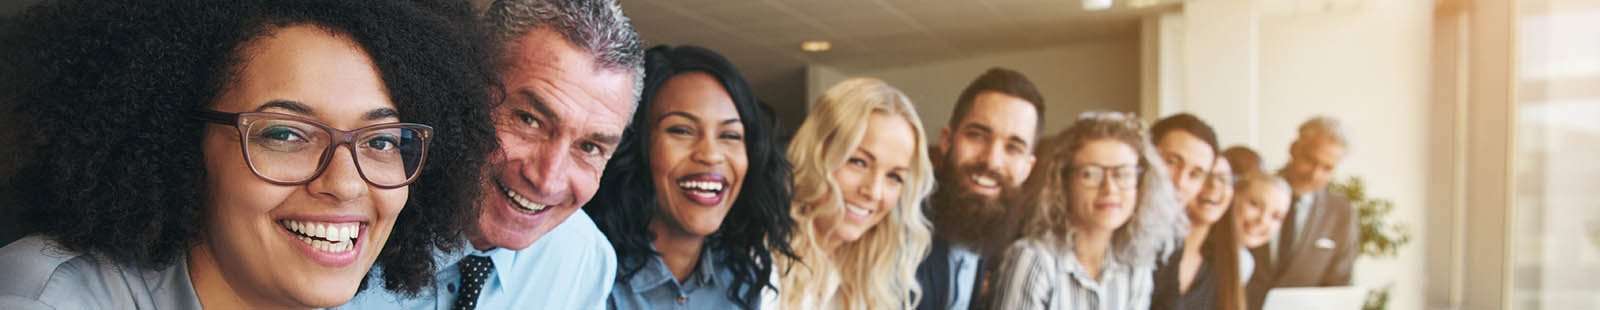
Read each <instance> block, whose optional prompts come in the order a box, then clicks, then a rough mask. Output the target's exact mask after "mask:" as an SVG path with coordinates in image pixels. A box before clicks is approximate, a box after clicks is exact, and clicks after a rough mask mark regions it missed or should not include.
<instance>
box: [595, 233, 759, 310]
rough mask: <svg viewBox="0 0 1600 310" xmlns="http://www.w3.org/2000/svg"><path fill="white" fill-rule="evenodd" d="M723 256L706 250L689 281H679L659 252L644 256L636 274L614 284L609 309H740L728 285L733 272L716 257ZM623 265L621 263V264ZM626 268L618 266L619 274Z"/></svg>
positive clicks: (731, 282)
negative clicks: (729, 292)
mask: <svg viewBox="0 0 1600 310" xmlns="http://www.w3.org/2000/svg"><path fill="white" fill-rule="evenodd" d="M651 249H652V250H654V249H655V247H654V246H652V247H651ZM713 257H721V256H717V255H715V254H713V252H712V251H710V250H709V247H707V250H703V251H702V252H701V253H700V262H699V263H697V264H696V265H697V266H696V267H695V269H694V274H693V275H691V276H689V279H688V281H685V282H684V283H678V279H677V277H675V276H673V275H672V271H671V270H669V269H667V264H666V263H665V262H663V261H662V260H661V256H660V255H653V256H651V257H649V258H647V259H644V260H643V261H644V263H645V265H644V267H643V268H640V269H639V271H638V272H637V273H634V274H633V278H631V279H628V280H627V281H622V280H621V277H618V278H617V279H618V281H617V284H616V285H615V286H612V288H611V302H610V303H609V306H608V308H610V309H738V308H740V307H739V304H738V303H737V302H734V301H733V300H731V299H728V287H729V286H732V285H733V272H732V271H729V270H728V269H727V268H719V267H718V266H717V264H716V261H717V260H716V259H712V258H713ZM619 266H620V264H619ZM622 272H623V270H618V271H617V273H618V274H619V275H620V274H621V273H622Z"/></svg>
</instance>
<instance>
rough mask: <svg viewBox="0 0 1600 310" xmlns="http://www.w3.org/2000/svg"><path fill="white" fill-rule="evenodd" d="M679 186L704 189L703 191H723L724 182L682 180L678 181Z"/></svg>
mask: <svg viewBox="0 0 1600 310" xmlns="http://www.w3.org/2000/svg"><path fill="white" fill-rule="evenodd" d="M678 187H681V188H683V189H689V190H702V191H709V192H721V191H722V182H704V181H681V182H678ZM713 196H714V195H713Z"/></svg>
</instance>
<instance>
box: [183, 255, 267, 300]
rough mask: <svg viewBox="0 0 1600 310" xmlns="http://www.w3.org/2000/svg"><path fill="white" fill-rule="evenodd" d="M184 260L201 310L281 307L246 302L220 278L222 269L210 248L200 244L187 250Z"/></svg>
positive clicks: (225, 279) (244, 298)
mask: <svg viewBox="0 0 1600 310" xmlns="http://www.w3.org/2000/svg"><path fill="white" fill-rule="evenodd" d="M186 259H187V262H188V265H189V284H190V285H193V286H194V295H195V296H196V297H198V298H199V299H200V307H201V308H212V309H252V308H275V307H276V308H281V307H282V306H277V305H267V304H264V303H255V302H249V301H247V300H246V298H247V297H246V296H242V295H241V293H242V292H240V291H238V290H234V289H233V285H232V283H228V279H227V278H226V277H223V276H222V269H221V267H218V266H217V259H216V257H215V256H211V247H209V246H207V245H206V244H204V243H201V244H200V245H198V246H195V247H194V248H191V249H189V257H188V258H186Z"/></svg>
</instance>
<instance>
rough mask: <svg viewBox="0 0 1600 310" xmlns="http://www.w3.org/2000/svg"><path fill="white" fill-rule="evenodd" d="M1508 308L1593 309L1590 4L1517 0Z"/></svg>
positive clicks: (1595, 69) (1596, 303) (1595, 34)
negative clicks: (1513, 174) (1513, 197)
mask: <svg viewBox="0 0 1600 310" xmlns="http://www.w3.org/2000/svg"><path fill="white" fill-rule="evenodd" d="M1519 7H1520V9H1521V10H1520V14H1521V16H1520V17H1519V18H1520V21H1519V25H1518V26H1519V27H1520V29H1519V31H1518V33H1517V36H1518V37H1517V40H1518V57H1519V58H1518V60H1517V61H1518V62H1517V63H1518V72H1517V74H1518V81H1517V83H1518V84H1517V92H1518V94H1517V96H1518V98H1517V101H1518V103H1517V132H1516V138H1515V141H1516V154H1515V158H1516V162H1515V165H1516V168H1515V169H1516V182H1515V183H1514V184H1516V188H1515V195H1516V198H1515V199H1516V202H1515V203H1516V205H1515V208H1514V211H1513V212H1515V213H1514V215H1513V216H1514V224H1513V225H1514V226H1513V232H1512V234H1513V235H1512V254H1511V263H1512V271H1511V272H1512V278H1511V283H1509V284H1510V285H1511V294H1512V295H1511V298H1512V299H1511V305H1512V307H1513V308H1514V309H1600V163H1596V160H1600V3H1596V1H1593V0H1524V1H1522V2H1521V3H1520V4H1519Z"/></svg>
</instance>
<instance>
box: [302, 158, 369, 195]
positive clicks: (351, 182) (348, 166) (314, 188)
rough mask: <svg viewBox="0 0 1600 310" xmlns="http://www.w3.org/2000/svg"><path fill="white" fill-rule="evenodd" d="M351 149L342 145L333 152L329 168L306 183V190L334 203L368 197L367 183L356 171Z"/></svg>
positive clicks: (329, 160)
mask: <svg viewBox="0 0 1600 310" xmlns="http://www.w3.org/2000/svg"><path fill="white" fill-rule="evenodd" d="M349 150H350V148H349V147H348V146H344V145H341V146H339V147H338V148H335V149H334V150H333V153H332V154H331V157H332V158H329V159H328V166H327V168H324V169H323V170H322V174H321V175H319V176H317V178H316V179H312V180H311V182H308V183H306V190H308V191H310V192H311V193H312V194H313V195H315V196H321V197H328V198H332V199H333V200H334V201H338V202H345V201H351V200H356V199H360V198H362V197H364V196H366V193H367V181H366V180H364V179H362V178H361V172H360V171H358V170H356V162H355V158H353V157H351V156H350V151H349Z"/></svg>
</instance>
